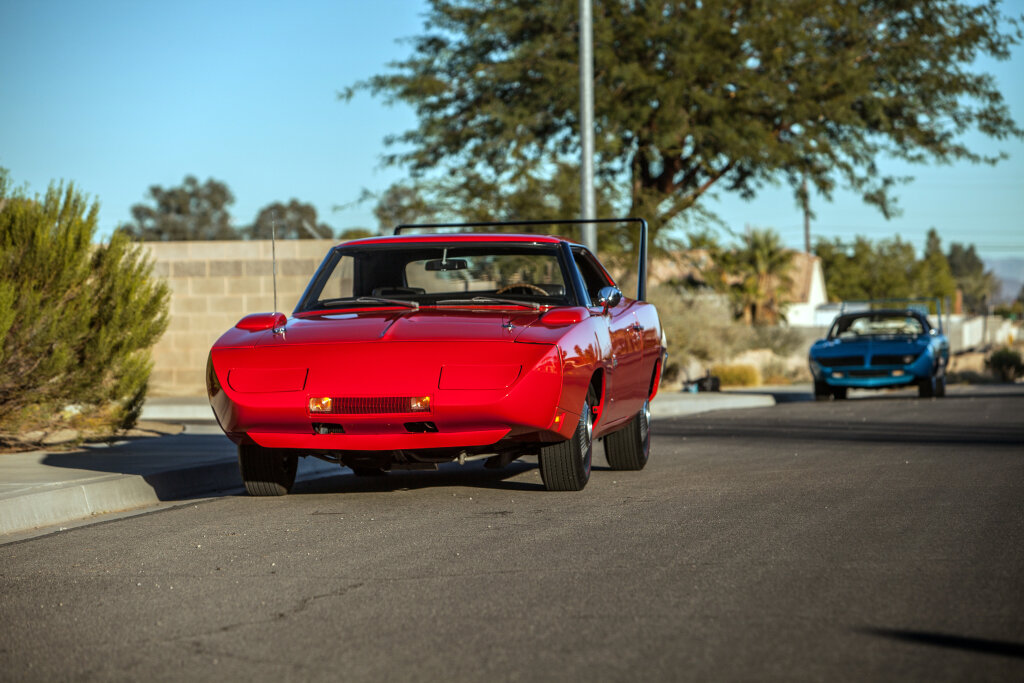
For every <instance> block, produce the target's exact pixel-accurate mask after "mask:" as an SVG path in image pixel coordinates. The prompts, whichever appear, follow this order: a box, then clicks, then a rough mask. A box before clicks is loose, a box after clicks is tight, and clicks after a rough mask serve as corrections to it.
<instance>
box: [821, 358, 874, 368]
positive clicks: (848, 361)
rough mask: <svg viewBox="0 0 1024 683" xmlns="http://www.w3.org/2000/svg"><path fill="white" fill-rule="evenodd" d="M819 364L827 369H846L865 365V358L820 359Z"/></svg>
mask: <svg viewBox="0 0 1024 683" xmlns="http://www.w3.org/2000/svg"><path fill="white" fill-rule="evenodd" d="M818 363H820V364H821V365H823V366H825V367H826V368H845V367H849V366H851V365H864V356H836V357H835V358H819V359H818Z"/></svg>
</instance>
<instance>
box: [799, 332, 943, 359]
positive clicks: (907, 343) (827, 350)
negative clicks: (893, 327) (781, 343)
mask: <svg viewBox="0 0 1024 683" xmlns="http://www.w3.org/2000/svg"><path fill="white" fill-rule="evenodd" d="M926 346H928V337H923V336H918V337H910V336H895V335H894V336H890V337H868V338H866V339H846V340H844V339H828V340H819V341H817V342H815V343H814V346H812V347H811V353H812V354H813V355H815V356H821V357H823V358H830V357H835V356H845V355H848V354H851V353H861V354H864V353H870V354H876V353H882V354H884V353H905V352H907V351H908V350H917V349H921V348H924V347H926Z"/></svg>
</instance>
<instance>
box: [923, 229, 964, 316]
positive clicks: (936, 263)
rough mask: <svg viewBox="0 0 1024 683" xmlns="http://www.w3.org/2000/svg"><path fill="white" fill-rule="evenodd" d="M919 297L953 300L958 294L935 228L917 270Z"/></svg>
mask: <svg viewBox="0 0 1024 683" xmlns="http://www.w3.org/2000/svg"><path fill="white" fill-rule="evenodd" d="M914 276H915V280H916V282H915V289H916V291H917V296H923V297H939V298H940V299H946V298H947V297H948V298H952V297H953V295H955V294H956V280H954V279H953V273H952V272H950V269H949V262H948V261H947V260H946V255H945V254H943V253H942V242H941V240H940V239H939V233H938V232H936V230H935V228H932V229H931V230H929V231H928V237H927V239H926V241H925V245H924V256H923V257H922V258H921V261H920V262H919V263H918V264H917V268H916V269H915V273H914Z"/></svg>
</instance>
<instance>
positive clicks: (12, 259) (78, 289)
mask: <svg viewBox="0 0 1024 683" xmlns="http://www.w3.org/2000/svg"><path fill="white" fill-rule="evenodd" d="M97 215H98V205H97V204H96V203H95V202H93V203H92V204H91V205H89V203H88V201H87V199H86V198H85V197H84V196H83V195H82V194H80V193H79V192H78V191H77V190H76V189H75V188H74V186H73V185H68V186H67V187H64V186H63V184H61V185H57V186H54V185H51V186H50V188H49V189H48V190H47V192H46V194H45V195H43V196H36V197H34V198H30V197H28V196H27V195H26V194H25V193H24V192H23V191H20V190H18V191H11V190H10V188H9V182H8V176H7V174H6V172H5V171H3V169H0V341H2V342H3V343H2V346H0V434H7V435H12V434H16V433H18V432H24V431H30V430H31V431H36V430H42V431H44V432H45V431H47V430H51V429H54V428H57V427H63V426H72V427H76V428H86V429H88V430H89V431H93V432H97V431H98V432H102V431H104V430H106V431H108V432H109V431H110V430H115V429H121V428H127V427H130V426H131V425H133V424H134V423H135V420H136V419H137V417H138V414H139V411H140V410H141V408H142V402H143V400H144V398H145V394H146V384H147V381H148V379H149V373H150V369H151V363H150V359H149V348H150V347H151V346H152V345H153V344H154V343H156V341H157V340H158V339H159V338H160V335H161V334H163V331H164V329H165V328H166V327H167V309H168V303H169V299H170V293H169V291H168V289H167V285H166V284H164V283H163V282H162V281H159V280H157V279H156V278H154V277H153V275H152V265H151V264H150V263H149V262H148V261H147V260H146V259H144V258H143V255H142V253H141V252H140V251H139V249H138V248H137V247H136V246H135V245H133V244H132V242H131V240H130V238H129V237H128V236H127V235H125V234H123V233H121V232H116V233H115V234H114V236H113V237H112V238H111V239H110V241H109V243H107V244H100V245H93V238H94V236H95V233H96V222H97ZM69 406H70V407H71V408H70V409H69Z"/></svg>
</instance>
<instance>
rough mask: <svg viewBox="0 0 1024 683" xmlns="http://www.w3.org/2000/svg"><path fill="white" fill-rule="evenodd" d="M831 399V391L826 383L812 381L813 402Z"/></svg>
mask: <svg viewBox="0 0 1024 683" xmlns="http://www.w3.org/2000/svg"><path fill="white" fill-rule="evenodd" d="M830 398H832V390H831V388H829V386H828V383H826V382H822V381H821V380H815V381H814V400H815V401H827V400H829V399H830Z"/></svg>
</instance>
